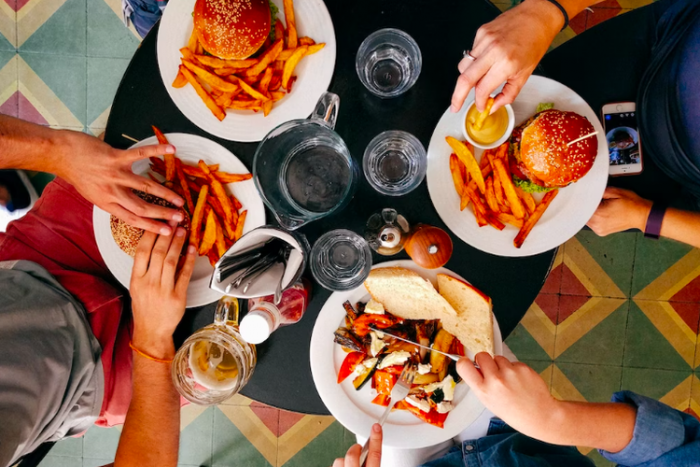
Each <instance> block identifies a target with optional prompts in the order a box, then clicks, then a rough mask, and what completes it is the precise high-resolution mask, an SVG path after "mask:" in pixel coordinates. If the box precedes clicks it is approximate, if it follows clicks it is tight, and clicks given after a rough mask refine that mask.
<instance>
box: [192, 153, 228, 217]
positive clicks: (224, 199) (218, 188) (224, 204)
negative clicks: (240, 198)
mask: <svg viewBox="0 0 700 467" xmlns="http://www.w3.org/2000/svg"><path fill="white" fill-rule="evenodd" d="M199 168H200V169H202V171H203V172H204V173H205V174H206V176H207V179H208V180H209V186H211V189H212V192H213V193H214V196H215V197H216V199H218V200H219V203H221V208H222V209H223V210H224V228H226V227H227V226H231V225H233V205H231V200H230V199H229V198H228V196H227V195H226V190H225V189H224V187H223V185H221V182H219V181H218V180H217V179H216V177H214V175H213V174H212V173H211V171H210V170H209V167H207V164H205V163H204V161H202V160H200V161H199Z"/></svg>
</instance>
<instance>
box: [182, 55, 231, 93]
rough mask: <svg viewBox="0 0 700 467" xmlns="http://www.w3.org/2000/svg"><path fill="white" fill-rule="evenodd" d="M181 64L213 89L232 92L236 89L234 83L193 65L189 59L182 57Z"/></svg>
mask: <svg viewBox="0 0 700 467" xmlns="http://www.w3.org/2000/svg"><path fill="white" fill-rule="evenodd" d="M182 64H183V65H185V67H186V68H187V69H188V70H190V71H191V72H193V73H194V74H195V75H197V76H199V77H200V78H201V79H202V81H204V82H205V83H207V84H208V85H209V86H211V87H212V88H214V89H218V90H219V91H223V92H233V91H235V90H236V89H238V86H236V85H235V84H233V83H231V82H229V81H226V80H225V79H223V78H221V77H219V76H217V75H215V74H213V73H210V72H209V71H207V70H205V69H204V68H202V67H200V66H197V65H195V63H194V62H192V61H190V60H185V59H183V60H182Z"/></svg>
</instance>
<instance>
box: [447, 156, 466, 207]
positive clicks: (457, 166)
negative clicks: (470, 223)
mask: <svg viewBox="0 0 700 467" xmlns="http://www.w3.org/2000/svg"><path fill="white" fill-rule="evenodd" d="M463 167H464V165H463V164H462V163H461V162H460V161H459V159H458V158H457V156H456V155H454V154H451V155H450V172H451V173H452V182H453V183H454V185H455V190H456V191H457V196H459V210H460V211H464V209H465V208H466V207H467V206H468V205H469V195H468V194H467V187H466V185H465V184H464V178H463V177H462V168H463Z"/></svg>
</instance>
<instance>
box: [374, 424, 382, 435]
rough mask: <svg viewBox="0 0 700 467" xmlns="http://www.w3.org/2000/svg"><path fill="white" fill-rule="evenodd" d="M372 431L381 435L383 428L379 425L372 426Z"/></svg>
mask: <svg viewBox="0 0 700 467" xmlns="http://www.w3.org/2000/svg"><path fill="white" fill-rule="evenodd" d="M372 431H374V432H375V433H379V432H380V431H382V427H381V426H379V423H375V424H374V425H372Z"/></svg>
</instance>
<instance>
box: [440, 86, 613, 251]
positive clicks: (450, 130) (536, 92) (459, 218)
mask: <svg viewBox="0 0 700 467" xmlns="http://www.w3.org/2000/svg"><path fill="white" fill-rule="evenodd" d="M473 98H474V90H472V92H471V93H470V94H469V96H467V102H468V101H469V100H470V99H473ZM541 102H553V103H554V108H555V109H559V110H568V111H572V112H576V113H578V114H580V115H583V116H584V117H586V118H588V120H589V121H590V122H591V124H592V125H593V127H594V129H595V130H596V131H597V132H598V134H597V135H596V137H597V138H598V155H597V156H596V160H595V162H594V163H593V167H591V170H590V171H589V172H588V174H586V175H585V176H584V177H583V178H582V179H580V180H579V181H578V182H576V183H572V184H571V185H569V186H567V187H566V188H562V189H560V190H559V194H558V195H557V197H556V198H554V201H552V204H551V205H550V206H549V207H548V208H547V210H546V211H545V213H544V215H543V216H542V218H541V219H540V221H539V222H538V223H537V224H536V225H535V227H534V228H533V229H532V232H530V235H529V236H528V237H527V239H526V240H525V243H523V245H522V247H521V248H519V249H518V248H515V246H513V239H514V238H515V235H516V234H517V233H518V229H517V228H515V227H513V226H511V225H507V224H506V228H505V229H503V230H502V231H500V232H499V231H498V230H496V229H494V228H493V227H490V226H485V227H481V228H480V227H479V226H478V225H477V223H476V219H475V218H474V213H473V212H472V211H471V209H465V210H464V211H460V210H459V196H457V192H456V191H455V188H454V184H453V183H452V176H451V174H450V154H451V153H452V149H450V146H449V145H448V144H447V142H446V141H445V137H446V136H453V137H455V138H458V139H460V140H461V139H462V131H461V124H462V122H461V119H460V114H459V113H456V114H454V113H452V112H450V110H449V109H448V110H447V111H446V112H445V114H444V115H443V116H442V118H441V119H440V122H439V123H438V125H437V127H436V128H435V131H434V132H433V137H432V138H431V139H430V145H429V146H428V175H427V179H428V191H429V192H430V198H431V200H432V201H433V205H435V209H436V210H437V212H438V214H439V215H440V218H442V220H443V222H445V224H447V227H449V228H450V230H451V231H452V232H453V233H454V234H455V235H457V236H458V237H459V238H461V239H462V240H463V241H464V242H465V243H467V244H469V245H471V246H473V247H474V248H478V249H479V250H481V251H485V252H487V253H491V254H494V255H500V256H530V255H536V254H538V253H542V252H544V251H548V250H551V249H553V248H556V247H558V246H559V245H561V244H562V243H565V242H566V241H567V240H569V239H570V238H571V237H573V236H574V235H576V233H577V232H578V231H579V230H581V228H582V227H583V226H584V225H586V222H588V220H589V219H590V218H591V216H592V215H593V213H594V212H595V210H596V208H597V207H598V204H600V200H601V198H602V197H603V192H604V191H605V186H606V185H607V181H608V143H607V141H606V139H605V131H604V130H603V127H602V125H601V124H600V120H598V116H597V115H596V113H595V112H594V111H593V109H591V107H590V106H589V105H588V104H587V103H586V101H584V100H583V99H582V98H581V97H580V96H579V95H578V94H576V93H575V92H574V91H572V90H571V89H569V88H568V87H566V86H564V85H563V84H561V83H558V82H556V81H553V80H551V79H548V78H543V77H541V76H531V77H530V79H528V80H527V83H525V86H524V87H523V89H522V91H520V94H519V95H518V97H517V98H516V99H515V102H514V103H513V104H512V106H513V110H514V112H515V125H516V126H518V125H520V124H521V123H523V122H524V121H525V120H527V119H528V118H530V117H531V116H532V115H533V114H534V113H535V111H536V110H537V105H538V104H539V103H541ZM482 153H483V151H482V150H481V149H477V150H476V154H475V156H476V158H477V159H480V158H481V154H482ZM534 196H535V198H536V199H537V200H538V201H539V200H540V199H541V198H542V196H544V195H543V194H539V193H535V194H534Z"/></svg>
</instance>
